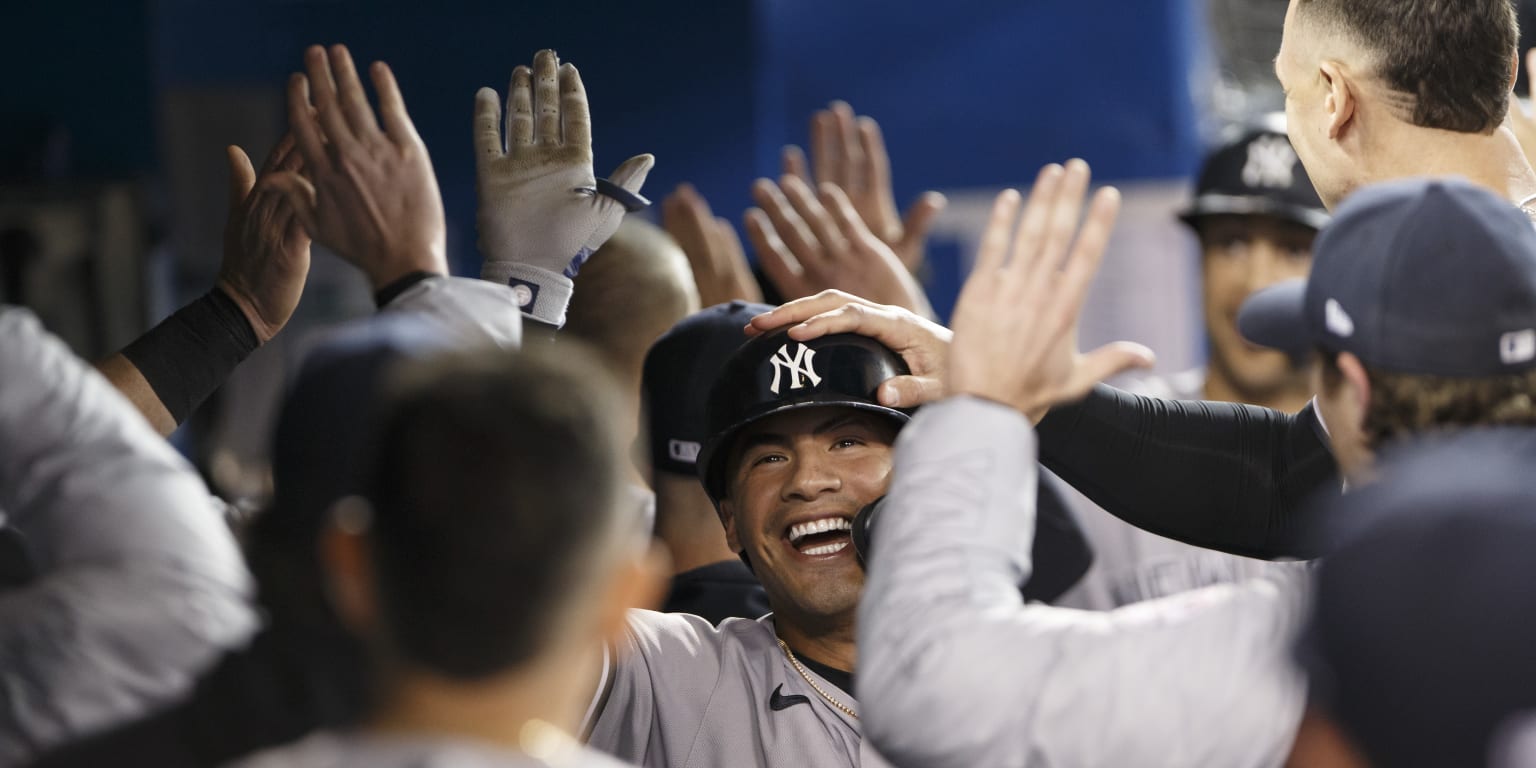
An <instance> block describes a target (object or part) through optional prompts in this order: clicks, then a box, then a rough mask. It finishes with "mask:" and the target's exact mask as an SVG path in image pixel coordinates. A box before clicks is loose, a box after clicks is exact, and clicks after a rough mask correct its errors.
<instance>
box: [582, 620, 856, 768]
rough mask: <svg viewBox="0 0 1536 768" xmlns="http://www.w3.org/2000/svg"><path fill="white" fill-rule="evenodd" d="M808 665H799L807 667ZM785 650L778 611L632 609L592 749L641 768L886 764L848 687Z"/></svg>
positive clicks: (803, 767) (816, 767)
mask: <svg viewBox="0 0 1536 768" xmlns="http://www.w3.org/2000/svg"><path fill="white" fill-rule="evenodd" d="M803 666H804V665H802V667H803ZM804 675H805V676H802V674H801V672H800V671H799V670H797V669H796V668H795V666H793V665H792V664H791V663H790V661H789V659H788V658H787V657H786V656H785V655H784V652H783V650H782V649H780V648H779V644H778V640H777V635H776V634H775V633H774V628H773V617H772V616H765V617H763V618H761V619H758V620H756V621H752V620H748V619H728V620H726V621H723V622H721V623H720V626H719V627H718V628H717V627H713V626H710V624H709V622H707V621H705V620H704V619H701V618H699V617H697V616H691V615H688V614H664V613H654V612H651V611H635V612H634V613H633V614H632V615H631V617H630V621H629V629H628V631H627V632H626V633H625V637H624V639H623V641H622V642H621V644H620V646H619V647H618V648H617V649H616V657H615V660H614V663H613V664H612V665H611V668H610V669H609V670H608V673H607V675H606V678H607V684H608V691H607V699H606V702H605V704H604V706H603V708H602V710H601V711H600V712H599V713H598V716H597V720H596V722H595V723H594V724H593V727H592V735H591V739H590V742H591V744H592V745H593V746H594V747H597V748H599V749H602V750H604V751H606V752H609V753H612V754H614V755H617V756H618V757H620V758H622V759H625V760H629V761H633V762H635V763H638V764H640V765H644V766H654V767H656V768H660V767H661V766H668V767H669V768H672V767H675V768H683V766H691V767H694V768H715V766H731V768H737V767H738V766H762V767H763V768H768V767H769V766H784V768H821V767H823V766H826V767H827V768H831V767H833V766H841V767H844V768H846V767H847V766H859V765H862V766H871V767H873V766H884V765H886V763H885V762H884V761H882V760H880V759H879V757H878V756H876V755H874V754H873V752H872V751H870V749H869V748H868V747H866V746H864V744H863V738H862V736H861V733H860V730H859V723H858V721H857V719H856V718H854V717H852V716H850V715H849V714H847V713H845V712H842V711H840V710H838V709H837V708H835V707H834V706H832V704H831V703H829V702H828V701H827V700H826V698H824V697H823V696H822V694H820V693H818V692H817V691H816V690H815V688H813V687H812V685H811V684H810V682H808V681H807V679H806V677H809V678H810V680H814V681H815V684H816V686H819V687H820V688H821V689H822V691H824V692H825V693H826V694H827V695H829V696H831V697H832V698H833V699H836V700H837V702H838V703H840V704H842V705H844V706H846V707H848V708H849V709H850V710H852V711H853V712H854V713H857V712H858V704H857V703H856V702H855V701H854V700H853V696H852V695H850V694H849V692H848V691H844V690H842V689H841V688H838V687H837V686H836V685H833V684H832V683H831V682H828V681H827V680H826V679H824V678H822V677H821V676H819V675H817V674H816V673H815V672H813V671H811V670H810V669H809V668H805V672H804Z"/></svg>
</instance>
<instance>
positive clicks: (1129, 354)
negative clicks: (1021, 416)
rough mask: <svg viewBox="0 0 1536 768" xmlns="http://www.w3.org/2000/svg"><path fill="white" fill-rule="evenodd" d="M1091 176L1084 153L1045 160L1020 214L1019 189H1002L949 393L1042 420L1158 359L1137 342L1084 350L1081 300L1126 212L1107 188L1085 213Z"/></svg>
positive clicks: (961, 309)
mask: <svg viewBox="0 0 1536 768" xmlns="http://www.w3.org/2000/svg"><path fill="white" fill-rule="evenodd" d="M1088 180H1089V171H1088V164H1087V163H1084V162H1083V161H1081V160H1073V161H1071V162H1069V163H1067V166H1066V168H1062V167H1061V166H1059V165H1048V166H1046V167H1045V168H1044V169H1042V170H1041V171H1040V175H1039V177H1038V178H1037V179H1036V180H1035V186H1034V189H1033V190H1031V191H1030V195H1029V201H1028V202H1027V203H1026V204H1025V205H1024V210H1023V215H1022V217H1020V215H1019V204H1020V198H1019V193H1018V192H1016V191H1014V190H1008V191H1005V192H1003V193H1002V194H1001V195H999V196H998V198H997V202H996V204H995V205H993V207H992V217H991V220H990V221H989V223H988V224H987V229H986V232H985V234H984V235H983V236H982V241H981V248H980V250H979V251H978V253H977V256H976V266H975V268H974V269H973V270H972V272H971V276H970V278H969V279H967V280H966V282H965V288H964V289H962V290H961V292H960V299H959V302H958V303H957V304H956V306H955V314H954V322H953V323H952V327H953V328H954V332H955V339H954V343H953V345H952V347H951V349H950V351H949V372H948V377H947V378H948V381H949V391H950V393H951V394H969V395H974V396H977V397H983V398H986V399H989V400H994V401H997V402H1000V403H1004V404H1006V405H1010V406H1012V407H1014V408H1016V409H1017V410H1019V411H1021V412H1023V413H1025V414H1028V415H1030V416H1031V417H1032V418H1034V419H1038V418H1039V417H1040V416H1041V415H1042V414H1043V413H1044V411H1046V410H1047V409H1049V408H1050V407H1051V406H1053V405H1056V404H1058V403H1063V402H1070V401H1073V400H1077V399H1080V398H1081V397H1082V396H1083V395H1086V394H1087V393H1088V390H1089V389H1090V388H1092V387H1093V385H1094V384H1096V383H1098V382H1099V381H1102V380H1103V379H1106V378H1109V377H1110V376H1113V375H1115V374H1117V373H1120V372H1122V371H1125V370H1127V369H1130V368H1137V367H1147V366H1150V365H1151V364H1152V352H1151V350H1148V349H1147V348H1146V347H1143V346H1141V345H1140V344H1132V343H1130V342H1123V341H1122V342H1115V343H1113V344H1108V345H1106V346H1104V347H1101V348H1099V349H1096V350H1094V351H1092V352H1090V353H1088V354H1086V355H1084V354H1079V353H1078V351H1077V323H1078V318H1079V316H1080V315H1081V313H1082V307H1083V299H1084V297H1085V296H1086V295H1087V292H1088V285H1089V283H1090V282H1091V281H1092V280H1093V276H1094V274H1095V273H1096V272H1097V271H1098V267H1099V262H1100V260H1101V259H1102V258H1103V255H1104V248H1105V246H1107V245H1108V243H1109V234H1110V231H1111V230H1113V229H1114V225H1115V216H1116V214H1117V213H1118V212H1119V210H1120V193H1119V191H1118V190H1116V189H1114V188H1113V187H1105V188H1103V189H1101V190H1099V191H1098V193H1096V194H1095V195H1093V201H1092V203H1091V205H1089V207H1088V213H1087V216H1086V217H1083V203H1084V200H1085V198H1086V195H1087V190H1088ZM1080 218H1082V226H1081V228H1079V226H1078V221H1079V219H1080Z"/></svg>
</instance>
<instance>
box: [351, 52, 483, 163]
mask: <svg viewBox="0 0 1536 768" xmlns="http://www.w3.org/2000/svg"><path fill="white" fill-rule="evenodd" d="M368 76H369V78H371V79H372V80H373V92H374V93H376V94H378V96H379V117H380V119H382V120H383V121H384V133H385V134H386V135H387V136H389V139H390V141H393V142H394V143H396V144H402V145H404V144H420V143H421V136H419V135H417V133H416V124H415V123H413V122H411V115H410V113H409V112H407V111H406V110H405V96H403V95H401V93H400V83H398V82H396V81H395V73H394V71H393V70H391V69H390V68H389V65H388V64H385V63H384V62H382V61H375V62H374V63H373V65H372V66H370V67H369V68H368ZM493 93H494V92H493Z"/></svg>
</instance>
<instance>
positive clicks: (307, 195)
mask: <svg viewBox="0 0 1536 768" xmlns="http://www.w3.org/2000/svg"><path fill="white" fill-rule="evenodd" d="M260 190H261V191H268V190H270V191H273V192H276V193H278V194H281V195H282V196H283V197H284V198H285V199H286V200H287V201H288V208H289V209H290V210H292V212H293V215H294V216H295V217H297V218H298V220H299V223H300V224H302V225H303V227H304V231H306V232H308V233H309V236H310V237H317V236H318V232H319V230H320V227H319V222H318V217H317V216H316V213H315V187H314V185H313V184H310V183H309V180H308V179H306V178H304V177H303V176H300V175H299V174H297V173H293V172H292V171H280V172H278V173H274V174H272V175H271V176H267V177H265V178H263V179H262V180H261V184H260Z"/></svg>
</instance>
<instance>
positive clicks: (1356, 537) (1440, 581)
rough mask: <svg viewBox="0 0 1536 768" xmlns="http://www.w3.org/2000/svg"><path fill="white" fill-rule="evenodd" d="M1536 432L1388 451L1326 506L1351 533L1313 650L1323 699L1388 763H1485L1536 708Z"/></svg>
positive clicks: (1480, 432) (1317, 618)
mask: <svg viewBox="0 0 1536 768" xmlns="http://www.w3.org/2000/svg"><path fill="white" fill-rule="evenodd" d="M1533 464H1536V429H1529V428H1515V427H1501V428H1489V429H1471V430H1464V431H1461V432H1457V433H1453V434H1450V435H1445V436H1438V437H1432V438H1424V439H1421V440H1417V441H1414V442H1412V443H1411V444H1408V445H1403V446H1400V447H1399V448H1398V449H1397V450H1394V451H1389V452H1387V453H1384V454H1383V456H1382V460H1381V461H1380V462H1379V476H1378V479H1377V480H1376V481H1375V482H1374V483H1372V484H1371V485H1368V486H1366V487H1364V488H1362V489H1360V490H1359V491H1356V492H1353V493H1350V494H1347V495H1344V496H1336V497H1335V498H1333V499H1331V500H1329V501H1328V502H1326V503H1325V507H1324V509H1323V511H1324V512H1326V515H1325V517H1326V518H1327V519H1336V520H1341V521H1342V520H1351V521H1352V522H1351V523H1349V524H1347V527H1349V528H1350V529H1351V530H1350V532H1349V533H1347V534H1346V535H1344V536H1342V537H1341V540H1340V542H1339V543H1338V544H1337V545H1336V546H1334V547H1333V548H1331V550H1330V551H1329V553H1328V554H1327V555H1326V556H1325V557H1324V558H1323V559H1322V560H1321V562H1320V565H1319V566H1318V568H1317V571H1316V574H1315V576H1316V578H1315V582H1314V583H1315V599H1314V601H1313V608H1312V618H1311V620H1310V622H1309V624H1308V626H1307V628H1306V629H1305V630H1304V631H1303V633H1302V634H1301V637H1300V639H1299V641H1298V645H1297V659H1298V661H1299V662H1300V664H1301V666H1302V667H1303V668H1304V669H1305V670H1306V671H1307V673H1308V676H1309V694H1308V695H1309V697H1310V698H1311V700H1312V705H1313V707H1314V708H1315V709H1317V710H1319V711H1320V712H1321V713H1322V714H1324V715H1325V716H1326V717H1327V718H1329V719H1330V720H1331V721H1333V722H1334V723H1335V724H1336V725H1337V726H1338V727H1340V728H1341V729H1342V730H1343V731H1344V732H1345V733H1346V734H1348V736H1349V738H1350V740H1351V741H1352V742H1353V743H1354V744H1355V746H1356V747H1358V748H1359V749H1360V750H1361V751H1362V752H1363V753H1364V754H1365V756H1366V757H1367V758H1368V759H1369V761H1370V763H1371V764H1373V765H1391V766H1449V765H1484V764H1486V761H1487V759H1488V750H1489V748H1490V747H1491V746H1492V744H1491V743H1490V742H1491V741H1493V740H1494V738H1495V736H1496V734H1498V733H1499V732H1500V731H1501V730H1503V729H1504V727H1505V725H1506V724H1507V723H1508V722H1509V721H1510V720H1511V718H1513V717H1515V716H1517V715H1518V714H1519V713H1522V712H1526V713H1528V712H1531V711H1533V710H1536V587H1533V585H1536V557H1532V553H1533V552H1536V479H1533V476H1532V474H1531V471H1530V468H1531V466H1532V465H1533Z"/></svg>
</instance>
